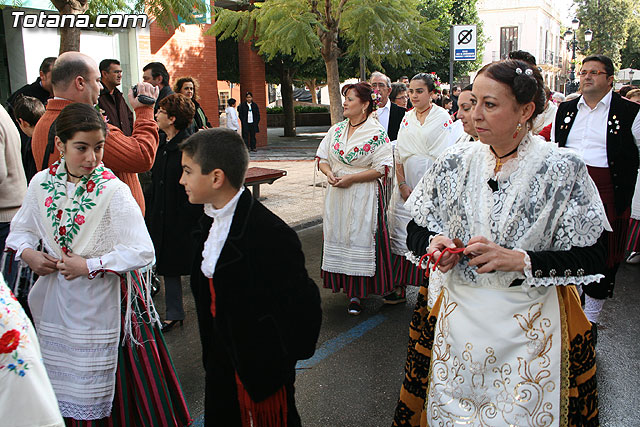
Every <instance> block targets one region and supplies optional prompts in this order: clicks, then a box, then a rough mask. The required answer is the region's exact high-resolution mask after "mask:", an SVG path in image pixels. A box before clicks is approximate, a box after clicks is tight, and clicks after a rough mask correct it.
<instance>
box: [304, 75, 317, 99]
mask: <svg viewBox="0 0 640 427" xmlns="http://www.w3.org/2000/svg"><path fill="white" fill-rule="evenodd" d="M304 84H306V85H307V87H308V88H309V92H311V102H312V103H314V104H317V103H318V94H317V93H316V91H317V89H318V87H317V86H316V79H311V80H309V81H306V82H305V83H304Z"/></svg>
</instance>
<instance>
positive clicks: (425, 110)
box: [416, 104, 433, 114]
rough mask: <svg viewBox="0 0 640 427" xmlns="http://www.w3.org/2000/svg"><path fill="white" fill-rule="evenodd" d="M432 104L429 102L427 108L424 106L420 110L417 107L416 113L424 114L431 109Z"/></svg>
mask: <svg viewBox="0 0 640 427" xmlns="http://www.w3.org/2000/svg"><path fill="white" fill-rule="evenodd" d="M432 105H433V104H429V106H428V107H427V108H425V109H424V110H422V111H420V110H418V109H417V108H416V113H417V114H424V113H426V112H427V111H429V110H431V106H432Z"/></svg>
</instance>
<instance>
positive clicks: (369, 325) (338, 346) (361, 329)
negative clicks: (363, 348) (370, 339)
mask: <svg viewBox="0 0 640 427" xmlns="http://www.w3.org/2000/svg"><path fill="white" fill-rule="evenodd" d="M385 319H386V317H385V316H383V315H382V314H377V315H375V316H373V317H371V318H369V319H367V320H365V321H364V322H362V323H359V324H357V325H356V326H354V327H353V328H351V329H349V330H348V331H346V332H343V333H341V334H340V335H338V336H337V337H335V338H332V339H330V340H327V341H325V342H324V343H322V345H321V346H320V347H318V348H317V349H316V352H315V353H314V355H313V357H311V358H310V359H307V360H300V361H298V363H297V364H296V369H302V371H300V372H298V373H297V375H300V374H302V373H303V372H304V369H308V368H312V367H314V366H316V365H317V364H318V363H320V362H322V360H324V359H326V358H327V357H329V356H331V355H332V354H334V353H336V352H338V351H340V350H342V349H343V348H344V347H345V346H346V345H347V344H349V343H351V342H353V341H355V340H357V339H358V338H360V337H361V336H363V335H364V334H365V333H367V332H368V331H370V330H371V329H373V328H375V327H376V326H378V325H379V324H381V323H382V322H384V321H385Z"/></svg>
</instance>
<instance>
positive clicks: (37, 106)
mask: <svg viewBox="0 0 640 427" xmlns="http://www.w3.org/2000/svg"><path fill="white" fill-rule="evenodd" d="M44 111H45V110H44V105H43V104H42V101H40V100H39V99H38V98H34V97H33V96H21V97H19V98H18V99H17V101H16V103H15V105H14V106H13V115H14V116H15V118H16V119H22V120H24V121H25V122H27V123H29V125H30V126H35V125H36V123H38V120H40V117H42V115H43V114H44Z"/></svg>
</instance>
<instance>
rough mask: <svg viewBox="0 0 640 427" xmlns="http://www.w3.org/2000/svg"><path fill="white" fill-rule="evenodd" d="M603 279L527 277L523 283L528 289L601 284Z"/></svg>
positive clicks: (598, 276) (589, 276) (595, 277)
mask: <svg viewBox="0 0 640 427" xmlns="http://www.w3.org/2000/svg"><path fill="white" fill-rule="evenodd" d="M601 279H604V275H603V274H590V275H587V276H580V277H578V276H568V277H539V278H538V277H527V278H526V279H525V280H524V282H523V283H522V287H523V288H525V289H528V288H539V287H543V286H570V285H588V284H590V283H599V282H600V280H601Z"/></svg>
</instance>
